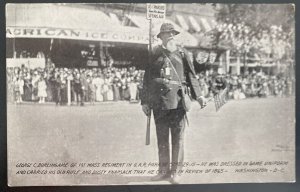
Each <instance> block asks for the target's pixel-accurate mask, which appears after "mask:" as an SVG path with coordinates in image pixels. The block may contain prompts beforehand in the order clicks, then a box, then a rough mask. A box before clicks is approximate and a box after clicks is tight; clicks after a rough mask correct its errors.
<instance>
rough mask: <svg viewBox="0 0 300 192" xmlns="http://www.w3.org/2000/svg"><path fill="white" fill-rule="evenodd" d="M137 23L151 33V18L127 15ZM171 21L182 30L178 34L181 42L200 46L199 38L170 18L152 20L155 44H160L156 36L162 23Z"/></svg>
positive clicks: (147, 32)
mask: <svg viewBox="0 0 300 192" xmlns="http://www.w3.org/2000/svg"><path fill="white" fill-rule="evenodd" d="M126 16H127V17H128V18H129V19H130V20H131V21H132V22H133V23H134V24H135V25H137V26H139V27H140V28H141V29H143V30H144V32H145V33H146V34H149V20H147V19H146V15H145V16H141V15H126ZM166 22H167V23H171V24H173V25H174V28H175V29H176V30H177V31H179V32H180V34H178V35H177V36H176V38H177V40H178V41H179V42H181V43H182V44H183V45H184V46H187V47H197V46H198V41H197V39H196V38H195V37H194V36H193V35H191V34H190V33H189V32H187V31H185V30H184V29H183V28H181V27H180V26H179V25H177V24H176V23H174V22H173V21H171V20H169V19H165V20H153V21H152V34H153V36H154V45H155V44H158V43H159V42H160V39H158V38H157V37H156V35H157V34H158V33H159V31H160V26H161V24H162V23H166Z"/></svg>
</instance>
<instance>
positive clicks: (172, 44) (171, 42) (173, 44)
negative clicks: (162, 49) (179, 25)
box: [166, 39, 177, 52]
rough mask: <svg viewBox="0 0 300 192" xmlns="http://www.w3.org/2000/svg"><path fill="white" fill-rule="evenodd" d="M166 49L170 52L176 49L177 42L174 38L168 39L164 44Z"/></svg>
mask: <svg viewBox="0 0 300 192" xmlns="http://www.w3.org/2000/svg"><path fill="white" fill-rule="evenodd" d="M166 48H167V50H169V51H170V52H173V51H176V50H177V42H176V41H175V40H174V39H170V40H169V41H168V42H167V45H166Z"/></svg>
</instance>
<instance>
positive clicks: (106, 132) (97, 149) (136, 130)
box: [7, 97, 295, 186]
mask: <svg viewBox="0 0 300 192" xmlns="http://www.w3.org/2000/svg"><path fill="white" fill-rule="evenodd" d="M294 100H295V98H293V97H290V98H261V99H258V98H254V99H246V100H240V101H233V100H231V101H229V102H228V103H227V104H226V105H224V106H223V107H222V108H221V109H220V111H218V112H216V110H215V107H214V103H213V102H211V103H209V105H208V106H207V107H206V108H204V109H200V106H199V105H198V103H196V102H195V103H193V109H192V111H191V112H189V114H188V118H189V126H188V127H186V134H185V162H186V164H185V167H184V169H183V170H184V173H183V174H182V177H181V180H180V183H182V184H190V183H224V182H225V183H237V182H244V183H245V182H256V183H257V182H275V181H289V182H291V181H293V180H294V166H295V161H294V157H295V101H294ZM7 133H8V171H9V175H8V176H9V183H10V184H11V185H23V186H24V185H82V184H84V185H108V184H113V185H126V184H132V185H140V184H142V185H144V184H169V182H168V181H160V182H152V181H151V180H150V178H151V176H153V173H155V170H156V169H157V166H156V165H155V163H157V159H158V157H157V146H156V135H155V134H156V132H155V125H154V122H153V119H152V121H151V143H150V145H148V146H146V145H145V134H146V117H145V116H144V114H143V112H142V110H141V106H140V105H139V104H136V103H134V104H131V103H128V102H116V103H115V102H110V103H102V104H96V105H85V106H76V105H74V106H56V105H53V104H44V105H39V104H21V105H13V104H8V106H7ZM250 161H251V162H256V164H254V165H253V166H252V167H251V166H250V167H249V166H245V167H242V166H240V167H236V163H238V162H248V163H249V162H250ZM266 161H285V162H288V164H287V165H285V166H283V165H280V166H276V167H274V166H273V167H269V169H268V171H267V172H260V173H257V172H247V173H237V172H236V168H268V167H266V166H261V165H259V163H260V162H263V163H265V162H266ZM63 162H67V163H69V164H71V163H77V164H76V166H75V167H73V168H67V169H65V170H79V171H80V172H79V174H76V175H74V174H60V173H59V171H58V170H60V169H61V170H63V168H48V169H47V168H34V167H27V168H26V167H21V168H20V167H17V166H16V165H17V164H18V163H63ZM205 162H207V164H206V165H205ZM222 162H223V166H221V163H222ZM226 162H227V164H226ZM79 163H86V164H85V167H79ZM88 163H93V164H90V165H89V167H86V166H87V164H88ZM105 163H118V164H116V165H120V166H121V167H103V166H104V164H105ZM122 163H123V165H127V167H126V166H125V167H122ZM128 163H132V165H131V166H130V167H128ZM134 163H137V164H136V165H134ZM209 163H210V166H208V164H209ZM225 164H226V166H225ZM82 165H83V164H82ZM105 165H107V166H111V164H110V165H109V164H105ZM31 166H32V165H31ZM91 166H93V167H91ZM98 166H100V167H98ZM275 168H276V169H275ZM277 168H278V170H280V171H277ZM279 168H281V169H279ZM33 169H44V170H48V171H49V170H55V171H56V174H55V175H51V174H45V175H42V174H26V175H18V174H16V173H17V171H18V170H25V171H28V170H33ZM84 170H86V173H82V172H83V171H84ZM89 170H90V171H91V172H93V171H97V172H94V173H95V174H91V173H88V171H89ZM130 170H131V172H130ZM208 170H209V171H208ZM274 170H276V171H274ZM104 171H106V174H105V173H104ZM108 171H111V172H110V173H108ZM113 171H116V172H113ZM117 171H123V172H122V173H121V172H118V173H117ZM126 171H127V172H126ZM151 171H154V172H151ZM205 171H207V173H205ZM212 171H213V172H212ZM29 172H30V171H29Z"/></svg>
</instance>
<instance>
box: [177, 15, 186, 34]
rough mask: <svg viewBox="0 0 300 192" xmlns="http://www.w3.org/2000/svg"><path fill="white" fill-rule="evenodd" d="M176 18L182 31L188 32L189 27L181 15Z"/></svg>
mask: <svg viewBox="0 0 300 192" xmlns="http://www.w3.org/2000/svg"><path fill="white" fill-rule="evenodd" d="M176 18H177V20H178V22H179V24H180V25H181V27H182V28H183V29H184V30H186V31H188V30H189V25H188V24H187V23H186V22H185V19H184V18H183V16H182V15H176Z"/></svg>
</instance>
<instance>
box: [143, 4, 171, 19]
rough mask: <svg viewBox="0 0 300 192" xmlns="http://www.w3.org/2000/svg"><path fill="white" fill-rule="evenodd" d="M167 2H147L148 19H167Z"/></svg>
mask: <svg viewBox="0 0 300 192" xmlns="http://www.w3.org/2000/svg"><path fill="white" fill-rule="evenodd" d="M166 10H167V7H166V4H153V3H147V19H165V18H166Z"/></svg>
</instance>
